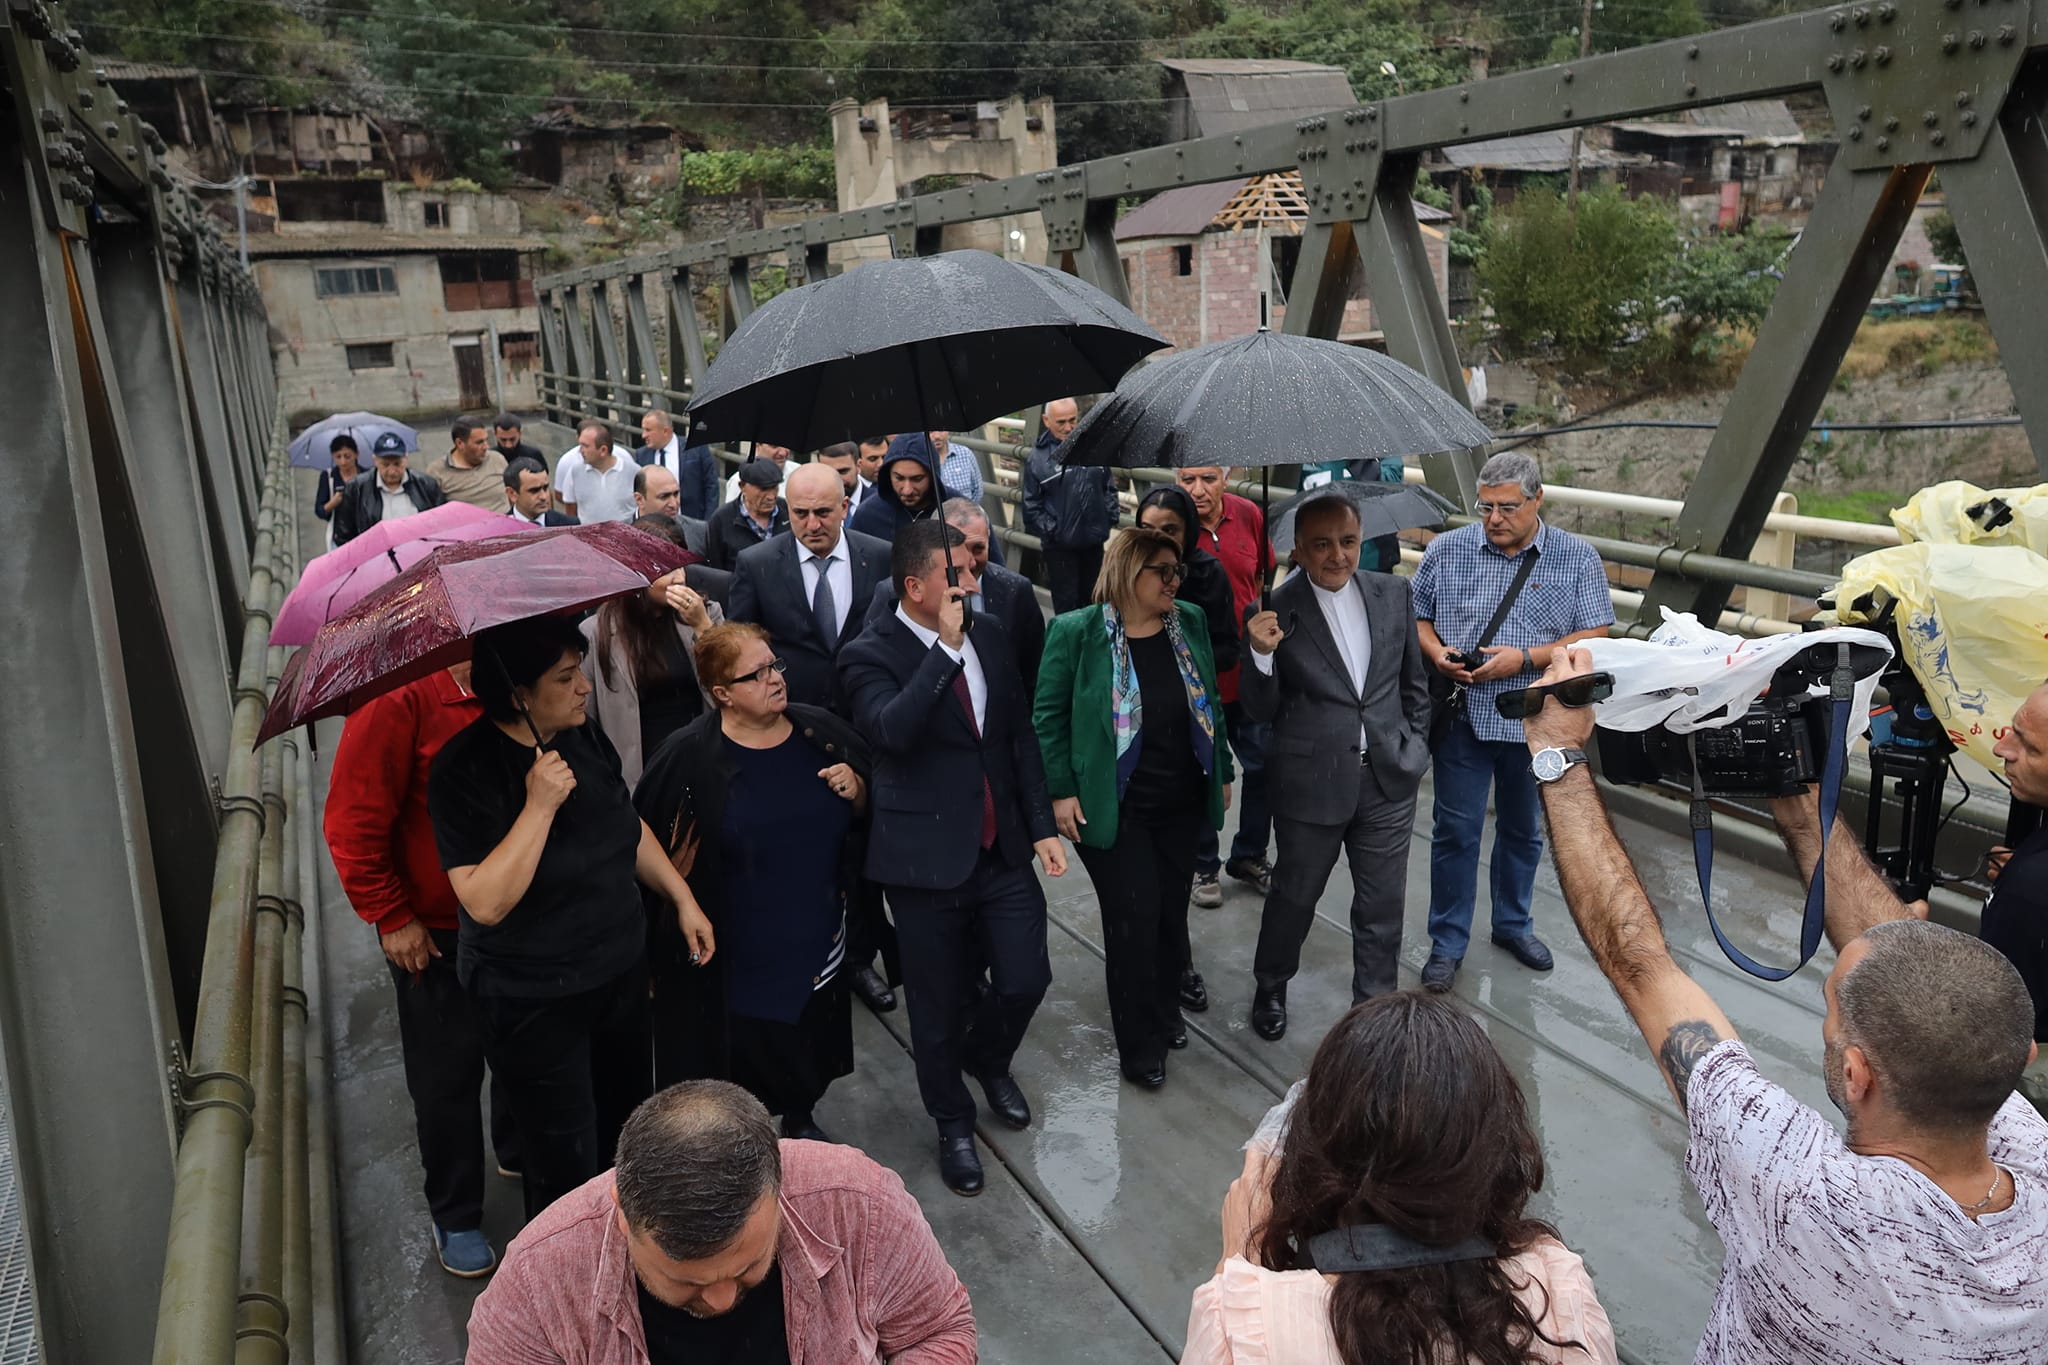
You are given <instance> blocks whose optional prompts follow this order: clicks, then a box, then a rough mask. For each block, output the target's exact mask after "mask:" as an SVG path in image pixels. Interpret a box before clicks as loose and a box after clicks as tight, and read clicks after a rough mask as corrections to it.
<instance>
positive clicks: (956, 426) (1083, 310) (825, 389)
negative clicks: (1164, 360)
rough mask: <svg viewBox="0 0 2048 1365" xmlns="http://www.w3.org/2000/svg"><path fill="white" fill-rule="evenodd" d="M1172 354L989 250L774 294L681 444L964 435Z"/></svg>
mask: <svg viewBox="0 0 2048 1365" xmlns="http://www.w3.org/2000/svg"><path fill="white" fill-rule="evenodd" d="M1168 344H1169V343H1168V342H1167V340H1166V338H1164V337H1162V336H1160V335H1159V334H1158V333H1157V332H1155V331H1153V330H1152V329H1151V328H1150V327H1147V326H1146V325H1145V324H1144V323H1143V322H1141V321H1140V320H1139V319H1138V316H1137V315H1136V314H1135V313H1133V312H1131V310H1130V309H1128V308H1126V307H1124V306H1123V305H1122V304H1120V303H1118V302H1117V301H1116V300H1114V299H1112V298H1110V297H1109V295H1107V294H1105V293H1103V292H1102V291H1101V290H1099V289H1097V288H1095V286H1093V285H1091V284H1087V283H1084V282H1083V281H1081V280H1079V279H1076V278H1075V277H1074V276H1072V275H1068V274H1065V273H1064V272H1062V271H1058V270H1052V269H1049V268H1047V267H1045V266H1042V265H1029V264H1026V263H1024V262H1020V261H1008V260H1004V259H1003V258H1002V257H1001V256H997V255H995V254H993V253H992V252H987V251H947V252H941V253H940V254H938V255H936V256H918V257H906V258H905V259H903V260H891V261H874V262H871V263H869V264H867V265H863V266H860V267H858V268H856V269H853V270H849V271H847V272H846V273H845V274H843V275H835V276H833V277H832V278H830V279H826V280H820V281H819V282H818V283H816V284H807V285H805V286H803V287H802V288H801V289H792V290H790V291H789V292H788V293H785V294H780V295H778V296H776V297H775V298H773V299H771V300H769V301H768V302H767V303H765V304H763V305H762V306H761V307H760V308H759V309H757V310H756V311H755V312H754V314H753V315H752V316H751V317H749V318H748V319H747V320H746V321H745V322H744V323H742V324H741V325H740V328H739V330H738V331H736V332H734V333H733V334H732V336H731V338H730V339H729V340H727V341H726V343H725V345H724V347H723V348H722V349H721V350H720V351H719V353H718V359H717V360H716V361H714V362H712V365H711V372H710V373H709V374H707V375H706V376H705V378H704V383H703V385H702V387H701V388H700V389H699V390H698V392H697V395H696V397H695V398H694V399H693V400H692V401H691V403H690V409H689V415H690V442H691V443H692V444H696V445H702V444H706V443H709V442H714V441H736V440H747V441H767V442H770V443H772V444H774V445H781V446H788V447H790V448H791V449H793V450H816V449H818V448H819V447H820V446H826V445H831V444H832V443H834V442H835V441H851V440H857V439H859V438H861V437H863V436H872V435H875V434H877V433H879V432H885V431H931V430H945V431H965V430H968V429H970V428H972V427H977V426H980V425H981V424H982V423H983V422H986V421H988V420H989V419H990V418H992V417H1000V416H1003V415H1004V414H1006V413H1011V412H1015V411H1017V410H1018V409H1020V408H1026V407H1030V406H1031V405H1032V404H1034V403H1040V402H1043V401H1045V400H1047V399H1051V398H1064V397H1067V396H1068V395H1071V394H1077V393H1101V392H1104V391H1106V390H1108V389H1111V388H1114V387H1115V385H1116V382H1117V380H1118V379H1120V378H1122V377H1123V373H1124V371H1126V370H1128V369H1129V368H1130V367H1131V366H1132V365H1135V364H1136V363H1137V362H1138V361H1139V360H1140V359H1142V358H1143V357H1144V356H1146V355H1149V354H1150V353H1152V352H1153V351H1157V350H1160V349H1161V348H1163V347H1165V346H1167V345H1168Z"/></svg>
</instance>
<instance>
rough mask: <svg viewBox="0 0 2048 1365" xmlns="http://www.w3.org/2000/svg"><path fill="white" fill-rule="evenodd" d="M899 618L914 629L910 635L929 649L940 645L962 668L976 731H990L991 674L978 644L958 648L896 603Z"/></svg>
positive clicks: (967, 644)
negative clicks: (976, 647) (984, 666)
mask: <svg viewBox="0 0 2048 1365" xmlns="http://www.w3.org/2000/svg"><path fill="white" fill-rule="evenodd" d="M896 619H897V620H899V621H901V622H902V623H903V624H904V625H906V626H908V627H909V628H910V633H911V634H912V635H915V636H916V637H917V638H918V639H919V641H921V642H922V643H923V645H924V647H925V648H926V649H930V648H931V647H932V646H933V645H937V646H938V647H939V648H940V649H943V650H945V651H946V657H947V658H949V659H951V660H952V661H953V662H955V663H957V664H959V665H960V671H961V672H962V673H963V674H965V675H966V677H967V697H968V700H969V701H971V702H973V703H974V729H975V732H976V733H977V734H979V733H982V732H984V731H986V730H987V729H988V675H987V674H986V673H984V672H982V671H981V656H980V655H978V654H976V653H975V652H974V641H973V640H971V639H968V640H962V641H961V642H960V648H958V649H955V648H953V647H952V646H951V645H949V644H947V643H946V642H945V641H943V640H941V639H940V638H939V633H938V632H937V631H935V630H927V629H925V628H924V627H923V626H921V625H919V624H918V623H917V622H915V621H913V620H911V619H910V613H909V612H906V611H905V610H903V604H902V603H901V602H898V603H897V604H896Z"/></svg>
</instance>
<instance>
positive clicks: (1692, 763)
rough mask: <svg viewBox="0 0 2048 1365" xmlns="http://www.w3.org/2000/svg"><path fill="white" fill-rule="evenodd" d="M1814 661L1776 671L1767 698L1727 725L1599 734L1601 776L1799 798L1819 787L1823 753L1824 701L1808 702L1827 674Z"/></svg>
mask: <svg viewBox="0 0 2048 1365" xmlns="http://www.w3.org/2000/svg"><path fill="white" fill-rule="evenodd" d="M1811 657H1813V656H1811V655H1801V656H1800V663H1799V665H1797V666H1794V667H1791V668H1784V669H1780V670H1779V671H1778V672H1777V673H1776V674H1774V675H1773V676H1772V678H1771V687H1770V691H1768V692H1766V693H1765V694H1764V695H1763V696H1761V697H1758V698H1757V699H1756V700H1755V701H1753V702H1751V703H1750V704H1749V709H1748V710H1747V711H1744V712H1743V713H1742V715H1740V716H1738V717H1737V718H1736V719H1735V721H1734V722H1733V723H1731V724H1728V725H1724V726H1718V727H1715V728H1712V729H1705V730H1692V731H1688V732H1687V733H1685V734H1678V733H1675V732H1673V731H1671V730H1668V729H1663V728H1659V729H1655V730H1630V731H1622V730H1601V731H1599V732H1598V739H1599V744H1600V772H1601V775H1602V776H1604V777H1605V778H1606V779H1607V780H1608V781H1610V782H1620V783H1624V784H1628V785H1635V784H1639V783H1646V782H1676V783H1678V784H1680V785H1681V786H1684V787H1687V788H1690V787H1692V786H1693V785H1694V782H1693V779H1694V777H1695V776H1697V777H1698V779H1699V783H1698V785H1699V786H1700V788H1701V789H1702V790H1704V791H1705V792H1706V794H1707V795H1709V796H1735V797H1745V796H1746V797H1775V796H1792V795H1796V794H1797V793H1798V792H1799V791H1800V790H1801V789H1802V788H1804V787H1806V786H1808V785H1810V784H1812V783H1814V782H1818V781H1819V780H1820V767H1821V758H1822V756H1823V755H1824V754H1825V753H1826V752H1827V742H1828V711H1829V707H1830V702H1829V699H1828V698H1827V697H1812V696H1809V695H1808V691H1809V689H1810V687H1811V685H1812V684H1813V683H1815V682H1824V681H1826V675H1827V672H1828V671H1830V670H1827V669H1823V670H1819V671H1818V673H1816V671H1815V670H1813V669H1811V668H1808V667H1805V666H1804V661H1805V660H1806V659H1809V658H1811Z"/></svg>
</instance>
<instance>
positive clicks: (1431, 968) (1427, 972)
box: [1422, 953, 1458, 995]
mask: <svg viewBox="0 0 2048 1365" xmlns="http://www.w3.org/2000/svg"><path fill="white" fill-rule="evenodd" d="M1457 979H1458V964H1457V963H1456V962H1455V961H1453V960H1452V959H1450V958H1448V957H1445V956H1444V955H1443V954H1442V953H1431V954H1430V955H1429V961H1427V962H1425V963H1423V964H1422V989H1424V990H1426V991H1434V992H1435V993H1436V994H1438V995H1442V994H1443V993H1444V992H1445V991H1447V990H1449V989H1450V988H1451V983H1452V982H1453V981H1456V980H1457Z"/></svg>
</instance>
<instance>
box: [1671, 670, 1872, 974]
mask: <svg viewBox="0 0 2048 1365" xmlns="http://www.w3.org/2000/svg"><path fill="white" fill-rule="evenodd" d="M1835 649H1836V656H1835V658H1836V663H1835V670H1834V673H1833V674H1832V676H1831V677H1830V678H1829V680H1828V699H1829V702H1830V705H1829V718H1828V751H1827V757H1826V759H1825V760H1824V762H1823V763H1822V765H1821V775H1820V829H1821V852H1820V857H1819V858H1818V859H1817V860H1816V861H1815V862H1814V865H1813V881H1812V883H1811V884H1809V885H1808V886H1807V888H1806V909H1805V912H1804V915H1803V918H1802V919H1801V920H1800V924H1799V960H1798V961H1797V962H1795V963H1793V964H1792V965H1791V966H1789V967H1766V966H1765V965H1764V964H1763V963H1761V962H1758V961H1756V960H1755V959H1754V958H1752V957H1750V956H1749V955H1748V954H1747V953H1745V952H1743V951H1742V950H1741V949H1740V948H1738V947H1736V946H1735V945H1734V944H1733V943H1731V942H1729V941H1728V935H1727V934H1725V933H1723V932H1722V931H1721V923H1720V921H1719V920H1717V919H1715V918H1714V897H1713V883H1714V810H1713V807H1712V806H1711V805H1710V804H1709V803H1708V801H1707V793H1706V789H1705V787H1704V786H1703V785H1702V783H1701V781H1700V765H1699V758H1698V755H1697V753H1694V754H1693V763H1692V861H1693V869H1694V871H1695V872H1696V873H1697V874H1698V875H1699V882H1700V902H1701V904H1703V905H1704V906H1706V910H1707V927H1708V928H1710V929H1712V930H1713V931H1714V941H1715V942H1716V943H1718V944H1720V945H1721V951H1722V952H1724V953H1726V954H1727V955H1728V960H1729V961H1730V962H1733V963H1734V964H1735V965H1736V966H1738V967H1740V968H1742V970H1744V971H1745V972H1748V973H1749V974H1750V975H1751V976H1755V977H1761V978H1762V979H1763V980H1765V981H1783V980H1784V979H1785V978H1786V977H1788V976H1791V975H1792V974H1793V973H1794V972H1796V971H1798V970H1799V969H1800V968H1801V967H1804V966H1805V965H1806V964H1807V963H1808V962H1811V961H1812V960H1813V955H1814V954H1815V953H1817V952H1819V951H1820V943H1821V940H1822V939H1823V938H1825V937H1826V936H1827V883H1828V857H1827V841H1828V840H1829V839H1830V838H1831V837H1832V836H1833V834H1834V829H1835V808H1836V806H1837V804H1838V803H1839V802H1840V800H1841V796H1842V775H1843V773H1844V771H1845V770H1846V769H1847V768H1848V766H1849V707H1850V704H1851V702H1852V701H1853V699H1854V698H1855V695H1856V670H1855V668H1854V667H1853V666H1852V664H1851V663H1850V657H1849V646H1847V645H1837V646H1836V647H1835ZM1686 747H1687V749H1688V750H1691V749H1692V748H1693V743H1692V738H1691V736H1687V738H1686Z"/></svg>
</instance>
